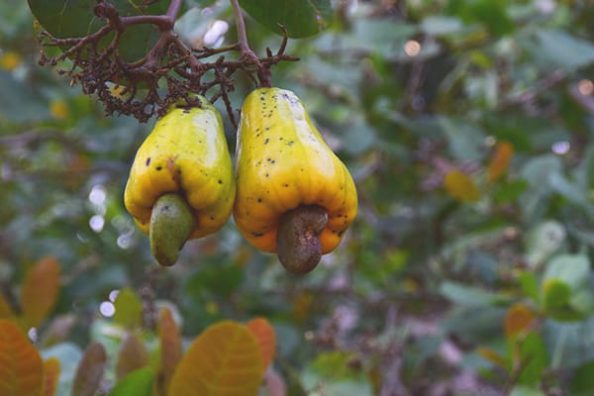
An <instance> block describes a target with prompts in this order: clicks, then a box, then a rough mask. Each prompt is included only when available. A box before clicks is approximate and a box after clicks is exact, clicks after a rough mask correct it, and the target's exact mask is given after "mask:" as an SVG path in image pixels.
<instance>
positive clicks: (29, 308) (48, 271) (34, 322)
mask: <svg viewBox="0 0 594 396" xmlns="http://www.w3.org/2000/svg"><path fill="white" fill-rule="evenodd" d="M59 287H60V265H59V264H58V261H57V260H56V259H55V258H53V257H46V258H43V259H41V260H39V261H38V262H37V264H35V266H33V268H31V269H30V270H29V272H27V275H26V276H25V280H24V281H23V289H22V290H21V304H22V307H23V322H24V324H25V326H27V327H38V326H39V325H41V323H42V322H43V320H44V319H45V317H46V316H47V314H48V313H49V312H50V311H51V310H52V308H53V307H54V304H55V303H56V299H57V297H58V291H59Z"/></svg>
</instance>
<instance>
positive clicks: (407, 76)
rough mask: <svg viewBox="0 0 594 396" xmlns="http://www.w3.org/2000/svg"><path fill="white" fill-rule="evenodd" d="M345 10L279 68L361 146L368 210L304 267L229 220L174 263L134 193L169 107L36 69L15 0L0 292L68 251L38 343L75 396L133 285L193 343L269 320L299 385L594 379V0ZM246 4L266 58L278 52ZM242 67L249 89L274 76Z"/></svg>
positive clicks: (529, 390) (288, 375)
mask: <svg viewBox="0 0 594 396" xmlns="http://www.w3.org/2000/svg"><path fill="white" fill-rule="evenodd" d="M332 13H333V22H332V23H331V24H330V26H329V27H328V29H326V30H324V31H323V32H321V33H320V34H317V35H315V36H313V37H309V38H304V39H295V40H290V41H289V47H288V51H287V52H288V53H289V54H291V55H296V56H299V57H300V58H301V60H300V61H299V62H296V63H283V64H282V65H280V66H278V67H276V68H275V69H274V70H273V82H274V85H275V86H279V87H283V88H286V89H290V90H293V91H295V92H296V94H297V95H298V96H299V97H300V98H301V99H302V101H303V102H304V104H305V106H306V107H307V109H308V110H309V112H310V114H311V115H312V117H313V118H314V119H315V121H316V123H317V125H318V126H319V127H320V129H321V131H322V133H323V134H324V136H325V138H326V140H327V141H328V143H329V145H330V146H331V147H332V148H333V149H334V151H335V152H336V153H337V154H338V156H339V157H340V158H341V159H342V160H343V161H344V162H345V163H346V164H347V165H348V167H349V169H350V171H351V173H352V175H353V177H354V179H355V181H356V184H357V187H358V193H359V201H360V209H359V214H358V217H357V219H356V221H355V223H354V224H353V225H352V226H351V228H350V230H349V231H348V233H347V234H346V235H345V238H344V240H343V242H342V244H341V245H340V246H339V248H338V249H337V250H336V251H335V252H333V253H332V254H329V255H327V256H324V258H323V260H322V263H321V264H320V265H319V267H318V268H317V269H316V270H315V271H314V272H312V273H311V274H309V275H307V276H305V277H295V276H291V275H289V274H288V273H286V272H285V271H284V270H283V268H282V267H281V265H280V264H279V263H278V261H277V258H276V256H271V255H265V254H261V253H260V252H258V251H256V250H255V249H253V248H251V247H250V246H248V245H247V243H246V242H245V241H243V240H242V238H241V236H240V235H239V234H238V232H237V231H236V229H235V227H234V225H233V222H232V221H229V223H228V224H227V225H226V226H225V228H224V229H223V230H221V231H220V232H218V233H217V234H216V235H214V236H210V237H207V238H204V239H202V240H199V241H192V242H189V243H187V244H186V247H185V249H184V251H183V254H182V256H181V259H180V261H179V262H178V263H177V264H176V265H175V266H174V267H173V268H171V269H162V268H160V267H158V265H157V264H156V263H155V261H154V260H153V259H152V257H151V255H150V251H149V246H148V240H147V238H146V236H145V235H143V234H142V233H141V232H139V230H138V229H137V228H135V226H134V223H133V221H132V219H131V217H130V216H129V215H128V214H127V212H126V211H125V209H124V206H123V189H124V186H125V183H126V179H127V176H128V171H129V167H130V165H131V163H132V160H133V158H134V154H135V151H136V149H137V148H138V147H139V145H140V143H141V142H142V141H143V139H144V138H145V137H146V135H147V133H148V132H149V131H150V130H151V127H152V125H153V123H154V120H153V121H151V122H149V123H147V124H139V123H138V122H137V121H136V120H135V119H133V118H128V117H117V116H116V117H109V118H108V117H105V116H104V115H103V111H102V108H101V106H100V105H98V104H97V103H96V101H95V99H94V98H92V97H87V96H85V95H83V94H82V92H81V91H80V89H79V88H78V87H77V86H72V87H71V86H70V84H69V81H68V80H67V79H65V78H64V77H62V76H60V75H58V74H57V73H56V72H55V71H54V70H52V69H51V68H47V67H46V68H41V67H40V66H38V65H37V60H38V58H39V50H40V48H39V45H38V43H37V41H36V38H35V34H34V32H33V17H32V15H31V12H30V11H29V8H28V6H27V4H26V2H24V1H17V0H8V1H3V2H1V3H0V203H1V205H0V224H1V227H0V287H1V290H2V292H3V295H4V296H5V297H6V299H7V300H9V301H12V302H14V301H15V298H14V296H15V295H17V294H18V290H19V287H20V286H19V285H20V283H21V281H22V279H23V275H24V273H25V271H26V269H27V268H28V267H30V266H31V265H32V264H33V263H34V262H36V261H37V260H38V259H40V258H42V257H45V256H54V257H56V258H57V259H58V261H59V263H60V265H61V269H62V287H61V291H60V296H59V301H58V304H57V306H56V308H55V309H54V311H53V314H52V316H51V317H50V318H49V319H48V320H47V321H46V322H45V324H44V325H43V326H42V327H41V328H39V329H37V330H36V334H35V337H32V338H34V339H35V340H36V341H37V346H38V348H39V349H40V350H41V351H43V353H44V356H58V357H60V359H61V360H62V361H63V362H67V361H69V362H70V365H71V366H72V367H70V368H68V367H64V366H63V367H62V376H61V388H60V389H61V392H63V393H61V394H68V393H67V391H65V390H66V389H68V386H69V382H68V381H71V378H72V375H73V371H74V367H75V364H76V361H77V359H80V354H81V350H82V349H84V347H85V346H86V345H87V344H88V343H89V342H90V341H91V340H98V341H101V342H103V343H104V344H105V345H106V347H107V349H108V352H110V353H111V354H115V353H116V351H117V346H118V345H119V344H118V342H119V341H118V340H117V337H115V341H114V337H113V332H110V331H111V330H110V329H112V328H113V326H115V325H116V324H117V323H116V324H114V321H113V318H112V317H111V316H112V315H113V311H114V309H113V308H114V307H113V304H112V303H113V300H114V298H115V297H114V296H115V293H113V292H114V291H118V290H121V289H122V288H125V287H129V288H131V289H132V290H134V291H135V293H136V295H137V296H138V297H139V298H140V300H141V301H142V302H143V303H144V304H145V307H147V306H148V307H150V306H154V305H155V304H157V305H159V304H169V305H170V306H172V307H175V309H176V312H177V313H178V316H179V318H180V319H181V320H182V322H183V333H184V336H186V337H188V339H193V338H194V337H195V336H196V335H198V334H199V333H200V332H201V331H202V330H203V329H204V328H205V327H207V326H208V325H210V324H212V323H215V322H217V321H220V320H223V319H235V320H240V321H245V320H248V319H250V318H252V317H254V316H264V317H266V318H268V320H270V322H271V323H272V324H273V325H274V326H275V329H276V331H277V336H278V344H279V345H278V346H279V350H278V355H277V359H276V361H275V370H276V371H278V372H279V373H280V375H281V377H282V378H283V380H284V382H285V383H286V384H287V387H288V389H289V394H292V395H293V394H294V395H301V394H311V395H331V396H334V395H337V396H351V395H352V396H360V395H382V396H384V395H386V396H387V395H436V396H437V395H479V394H480V395H500V394H512V395H514V396H527V395H530V396H532V395H564V394H567V395H592V394H594V319H593V317H592V314H593V313H594V295H593V294H592V284H593V280H594V277H593V274H592V268H591V259H592V257H593V255H592V253H593V249H592V247H594V229H593V223H594V190H593V186H594V144H593V142H592V136H593V135H594V95H593V93H594V83H593V82H592V80H591V79H592V78H594V74H593V73H594V42H593V40H592V37H594V36H593V35H594V24H592V23H591V21H592V20H594V7H593V6H592V3H591V2H589V1H571V0H565V1H555V0H532V1H529V0H526V1H512V0H447V1H446V0H443V1H428V0H415V1H406V2H405V1H396V0H377V1H356V0H343V1H335V2H334V3H333V10H332ZM216 21H218V22H216ZM215 22H216V23H215ZM247 23H248V34H249V36H250V39H251V41H252V44H253V46H254V48H255V49H257V52H258V53H260V54H263V51H264V48H265V47H266V46H270V47H271V48H272V49H273V50H274V49H276V48H277V47H278V45H279V44H280V37H279V36H277V35H275V34H274V33H273V32H271V31H269V30H268V29H267V28H266V27H264V26H262V25H260V24H258V23H257V22H256V21H254V20H253V19H250V18H248V19H247ZM227 27H228V28H229V29H228V31H227V29H226V28H227ZM177 28H178V30H179V32H180V34H181V35H182V36H183V37H184V38H186V39H187V40H189V41H190V42H193V43H197V42H206V43H207V44H210V45H221V44H223V43H225V44H229V43H233V42H234V41H235V30H234V25H233V22H232V15H231V10H230V7H229V6H228V3H227V2H226V1H215V2H213V1H192V0H188V1H187V7H186V12H185V14H184V15H183V16H182V19H181V20H180V21H179V23H178V24H177ZM209 35H210V36H209ZM237 76H238V81H237V89H236V91H235V92H234V93H233V95H232V103H233V106H234V107H235V108H239V107H240V106H241V102H242V98H243V97H245V95H246V94H247V93H248V92H249V91H250V90H251V89H253V88H254V86H253V85H252V84H251V82H250V80H249V79H247V78H245V76H243V77H242V76H240V75H239V74H238V75H237ZM217 106H219V107H220V108H221V109H222V107H221V104H220V103H217ZM226 126H227V128H226V134H227V138H228V141H229V145H230V148H231V150H232V152H234V149H235V131H234V130H233V128H232V127H231V125H230V123H229V120H228V119H226ZM502 147H503V148H502ZM506 153H507V154H506ZM508 159H509V160H510V161H511V162H510V163H508ZM60 326H61V327H60ZM56 328H58V329H59V330H60V331H56ZM147 331H148V330H147ZM30 335H31V334H30ZM120 341H121V340H120ZM110 380H113V376H107V377H106V380H105V381H106V385H105V386H106V388H109V386H110ZM64 392H66V393H64Z"/></svg>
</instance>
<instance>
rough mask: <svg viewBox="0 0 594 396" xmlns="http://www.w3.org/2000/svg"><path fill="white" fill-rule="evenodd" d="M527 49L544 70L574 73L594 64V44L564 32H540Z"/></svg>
mask: <svg viewBox="0 0 594 396" xmlns="http://www.w3.org/2000/svg"><path fill="white" fill-rule="evenodd" d="M525 47H526V51H527V52H528V53H529V54H531V55H532V57H533V58H534V60H535V61H536V62H537V64H539V65H541V67H542V68H543V69H555V68H562V69H564V70H566V71H572V70H574V69H577V68H580V67H584V66H587V65H590V64H592V63H594V44H592V43H591V42H588V41H586V40H583V39H580V38H577V37H574V36H572V35H570V34H569V33H567V32H565V31H563V30H538V31H536V33H535V36H534V39H533V40H530V41H528V42H526V43H525Z"/></svg>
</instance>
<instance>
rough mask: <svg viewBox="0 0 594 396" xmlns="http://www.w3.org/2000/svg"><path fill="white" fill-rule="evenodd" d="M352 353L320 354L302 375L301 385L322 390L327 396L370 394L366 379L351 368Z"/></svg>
mask: <svg viewBox="0 0 594 396" xmlns="http://www.w3.org/2000/svg"><path fill="white" fill-rule="evenodd" d="M356 357H357V355H356V354H354V353H349V352H342V351H334V352H328V353H322V354H320V355H318V356H317V357H316V359H315V360H314V361H313V362H312V363H311V364H310V366H309V367H308V368H307V369H306V370H305V372H304V374H303V378H302V381H303V384H304V385H305V386H306V387H307V388H309V389H315V388H319V389H324V390H325V391H327V393H328V394H329V395H344V396H358V395H370V394H372V391H371V389H370V388H371V386H370V383H369V381H368V379H367V377H366V376H365V375H364V374H363V373H362V372H361V370H357V369H355V368H353V366H352V364H351V362H352V361H353V359H355V358H356Z"/></svg>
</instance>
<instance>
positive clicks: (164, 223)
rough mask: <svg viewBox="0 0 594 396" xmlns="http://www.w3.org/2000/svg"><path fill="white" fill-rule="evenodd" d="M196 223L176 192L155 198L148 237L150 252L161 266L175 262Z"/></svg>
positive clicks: (190, 211)
mask: <svg viewBox="0 0 594 396" xmlns="http://www.w3.org/2000/svg"><path fill="white" fill-rule="evenodd" d="M195 225H196V220H195V219H194V214H193V213H192V210H191V209H190V207H189V206H188V204H187V203H186V201H185V200H184V199H183V198H182V197H181V196H180V195H179V194H176V193H170V194H165V195H162V196H161V197H159V199H157V202H156V203H155V205H154V206H153V210H152V212H151V222H150V225H149V239H150V244H151V252H152V253H153V256H154V257H155V259H156V260H157V261H158V262H159V264H161V265H162V266H165V267H169V266H172V265H173V264H175V262H176V261H177V257H178V256H179V251H180V250H181V248H182V247H183V246H184V243H185V242H186V240H187V239H188V237H189V236H190V234H191V233H192V230H193V229H194V227H195Z"/></svg>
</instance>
